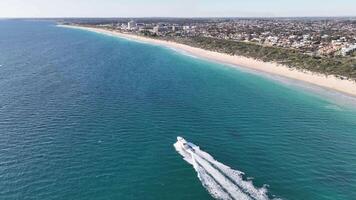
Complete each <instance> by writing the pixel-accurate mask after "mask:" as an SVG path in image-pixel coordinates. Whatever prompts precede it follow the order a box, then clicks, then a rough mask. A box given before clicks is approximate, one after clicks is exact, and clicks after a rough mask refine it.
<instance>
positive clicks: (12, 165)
mask: <svg viewBox="0 0 356 200" xmlns="http://www.w3.org/2000/svg"><path fill="white" fill-rule="evenodd" d="M0 30H1V31H0V65H1V67H0V141H1V142H0V199H120V200H125V199H152V200H153V199H155V200H156V199H172V200H174V199H209V198H211V196H210V195H209V193H208V192H207V191H206V190H205V188H204V187H203V186H202V185H201V182H200V180H199V179H198V178H197V174H196V171H195V170H194V169H193V168H192V166H191V165H189V164H187V163H186V162H185V161H184V160H183V159H182V158H181V156H180V155H179V154H177V153H176V151H175V149H174V148H173V146H172V145H173V143H175V142H176V136H178V135H181V136H184V137H185V138H186V139H187V140H189V141H192V142H194V143H196V144H198V145H199V146H200V147H201V149H202V150H204V151H205V152H208V153H209V154H211V155H212V156H214V158H215V159H217V160H218V161H219V162H221V163H223V164H225V165H227V166H230V167H231V168H233V169H236V170H239V171H242V172H244V173H245V174H246V177H253V178H254V179H253V183H254V185H255V186H256V187H258V188H260V187H262V186H263V185H264V184H268V185H269V187H268V194H269V195H270V196H272V197H273V196H274V197H280V198H282V199H296V200H297V199H298V200H299V199H304V200H308V199H311V200H319V199H320V200H321V199H332V200H337V199H354V198H355V196H356V190H355V188H356V170H355V169H356V130H355V127H356V111H355V108H354V107H352V106H350V105H349V104H343V103H342V102H335V101H334V100H332V99H328V98H325V96H323V95H319V94H312V93H310V92H309V90H304V89H301V88H299V87H294V86H293V85H285V84H281V83H280V82H279V81H275V80H271V79H269V78H266V77H265V76H259V75H256V74H254V73H248V72H246V71H244V70H238V69H233V68H231V67H228V66H223V65H219V64H216V63H211V62H208V61H203V60H199V59H196V58H192V57H189V56H186V55H182V54H179V53H177V52H175V51H173V50H169V49H167V48H162V47H158V46H151V45H148V44H142V43H136V42H133V41H128V40H124V39H118V38H114V37H109V36H104V35H100V34H96V33H92V32H86V31H83V30H74V29H66V28H60V27H56V26H55V24H54V23H52V22H34V21H12V20H3V21H0Z"/></svg>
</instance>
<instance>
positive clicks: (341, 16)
mask: <svg viewBox="0 0 356 200" xmlns="http://www.w3.org/2000/svg"><path fill="white" fill-rule="evenodd" d="M128 18H134V19H145V18H168V19H169V18H171V19H209V18H215V19H231V18H243V19H246V18H247V19H254V18H356V15H354V16H352V15H335V16H333V15H329V16H317V15H315V16H308V15H307V16H249V17H247V16H245V17H244V16H224V17H223V16H211V17H207V16H202V17H198V16H195V17H188V16H187V17H183V16H171V17H167V16H146V17H135V16H122V17H118V16H116V17H114V16H113V17H0V19H128Z"/></svg>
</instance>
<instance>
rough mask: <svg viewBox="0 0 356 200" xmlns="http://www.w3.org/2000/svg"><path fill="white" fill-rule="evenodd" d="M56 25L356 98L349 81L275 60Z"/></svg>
mask: <svg viewBox="0 0 356 200" xmlns="http://www.w3.org/2000/svg"><path fill="white" fill-rule="evenodd" d="M58 26H59V27H65V28H74V29H81V30H87V31H92V32H96V33H101V34H106V35H110V36H115V37H120V38H125V39H131V40H136V41H140V42H146V43H150V44H155V45H159V46H165V47H169V48H173V49H177V50H182V51H184V52H187V53H189V54H191V55H193V56H197V57H199V58H203V59H207V60H211V61H215V62H220V63H225V64H229V65H231V66H233V67H236V68H246V69H252V70H256V71H260V72H264V73H268V74H272V75H277V76H281V77H284V78H288V79H293V80H298V81H302V82H305V83H309V84H312V85H315V86H319V87H322V88H325V89H330V90H334V91H338V92H341V93H344V94H346V95H349V96H352V97H356V82H354V81H351V80H341V79H339V78H337V77H335V76H333V75H329V76H325V75H322V74H316V73H313V72H307V71H306V72H304V71H303V72H302V71H298V70H296V69H293V68H289V67H287V66H284V65H280V64H277V63H272V62H263V61H259V60H255V59H253V58H247V57H242V56H232V55H228V54H224V53H219V52H213V51H208V50H204V49H200V48H196V47H192V46H188V45H185V44H180V43H175V42H171V41H164V40H159V39H153V38H147V37H143V36H138V35H132V34H129V33H119V32H114V31H109V30H104V29H100V28H92V27H82V26H71V25H58Z"/></svg>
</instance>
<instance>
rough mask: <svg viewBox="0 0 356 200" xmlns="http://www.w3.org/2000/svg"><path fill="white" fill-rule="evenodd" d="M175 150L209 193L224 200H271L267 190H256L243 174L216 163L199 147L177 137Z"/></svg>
mask: <svg viewBox="0 0 356 200" xmlns="http://www.w3.org/2000/svg"><path fill="white" fill-rule="evenodd" d="M174 147H175V149H176V150H177V152H178V153H179V154H181V155H182V156H183V159H184V160H185V161H187V162H188V163H189V164H191V165H192V166H193V167H194V169H195V171H196V172H197V174H198V178H199V180H200V181H201V183H202V185H203V186H204V187H205V188H206V189H207V190H208V192H209V193H210V194H211V195H212V196H213V197H214V198H216V199H222V200H269V199H270V198H269V197H268V195H267V188H266V186H263V187H262V188H256V187H255V186H254V185H253V183H252V181H248V180H244V179H243V175H244V173H243V172H240V171H238V170H233V169H231V168H230V167H229V166H226V165H224V164H222V163H220V162H218V161H216V160H215V159H214V158H213V157H212V156H211V155H209V154H208V153H206V152H204V151H202V150H200V148H199V147H198V146H196V145H195V144H193V143H190V142H187V141H186V140H185V139H183V138H181V137H177V142H176V143H175V144H174Z"/></svg>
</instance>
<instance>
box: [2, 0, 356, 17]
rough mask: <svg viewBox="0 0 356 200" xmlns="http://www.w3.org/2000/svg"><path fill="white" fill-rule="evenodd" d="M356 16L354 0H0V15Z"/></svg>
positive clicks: (355, 0)
mask: <svg viewBox="0 0 356 200" xmlns="http://www.w3.org/2000/svg"><path fill="white" fill-rule="evenodd" d="M302 16H356V0H0V18H22V17H36V18H37V17H302Z"/></svg>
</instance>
